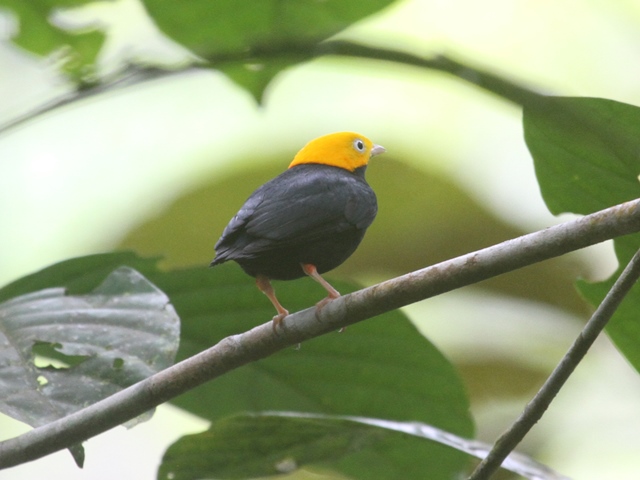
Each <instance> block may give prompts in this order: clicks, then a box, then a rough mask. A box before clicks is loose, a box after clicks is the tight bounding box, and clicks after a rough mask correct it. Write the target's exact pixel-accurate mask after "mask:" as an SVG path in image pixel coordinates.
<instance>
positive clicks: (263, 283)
mask: <svg viewBox="0 0 640 480" xmlns="http://www.w3.org/2000/svg"><path fill="white" fill-rule="evenodd" d="M256 285H257V286H258V288H259V289H260V291H261V292H262V293H264V294H265V295H266V296H267V298H268V299H269V300H271V303H272V304H273V306H274V307H275V308H276V310H277V311H278V314H277V315H276V316H275V317H273V331H274V332H276V333H277V329H278V327H279V326H280V325H282V321H283V320H284V317H286V316H287V315H289V311H288V310H287V309H286V308H284V307H283V306H282V305H281V304H280V302H279V301H278V299H277V298H276V292H275V290H274V289H273V286H272V285H271V282H270V281H269V279H268V278H267V277H265V276H264V275H258V276H257V277H256Z"/></svg>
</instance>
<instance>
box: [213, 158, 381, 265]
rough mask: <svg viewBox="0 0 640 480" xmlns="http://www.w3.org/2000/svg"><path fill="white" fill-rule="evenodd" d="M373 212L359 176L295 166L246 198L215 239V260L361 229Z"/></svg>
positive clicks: (371, 197) (370, 197) (372, 202)
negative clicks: (216, 240) (220, 235)
mask: <svg viewBox="0 0 640 480" xmlns="http://www.w3.org/2000/svg"><path fill="white" fill-rule="evenodd" d="M376 213H377V203H376V197H375V194H374V193H373V191H372V190H371V188H370V187H369V185H367V183H366V182H365V181H364V178H363V177H361V176H358V175H355V174H352V173H349V172H347V171H345V170H342V169H339V168H335V167H327V166H320V165H304V166H299V167H296V168H295V169H292V170H287V171H286V172H284V173H283V174H281V175H280V176H278V177H276V178H274V179H273V180H271V181H270V182H268V183H266V184H264V185H263V186H262V187H260V188H258V189H257V190H256V191H255V192H254V193H253V194H252V195H251V196H250V197H249V199H248V200H247V201H246V202H245V204H244V205H243V206H242V208H241V209H240V211H239V212H238V213H237V214H236V216H235V217H234V218H233V219H232V220H231V222H229V225H227V227H226V228H225V230H224V232H223V234H222V237H221V238H220V240H219V241H218V243H217V244H216V252H217V255H216V259H215V260H214V262H213V264H217V263H222V262H224V261H226V260H232V259H236V258H247V257H252V256H255V255H258V254H261V253H264V252H268V251H269V250H271V249H273V248H276V247H282V246H286V245H295V244H299V243H304V242H313V241H314V240H316V239H321V238H326V237H327V236H329V235H332V234H335V233H340V232H343V231H345V230H348V229H357V230H364V229H366V228H367V227H368V226H369V225H370V224H371V222H373V219H374V218H375V216H376Z"/></svg>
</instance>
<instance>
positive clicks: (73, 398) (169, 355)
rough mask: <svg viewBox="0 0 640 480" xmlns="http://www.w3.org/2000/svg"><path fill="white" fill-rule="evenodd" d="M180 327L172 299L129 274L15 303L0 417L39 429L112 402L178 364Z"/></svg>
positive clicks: (0, 323) (6, 331)
mask: <svg viewBox="0 0 640 480" xmlns="http://www.w3.org/2000/svg"><path fill="white" fill-rule="evenodd" d="M179 328H180V326H179V320H178V318H177V316H176V314H175V311H174V309H173V308H172V307H171V305H170V304H169V299H168V298H167V296H166V295H165V294H164V293H162V292H161V291H159V290H158V289H157V288H156V287H155V286H154V285H152V284H150V283H149V282H148V281H147V280H146V279H145V278H144V277H143V276H141V275H140V274H139V273H138V272H136V271H135V270H132V269H130V268H128V267H122V268H119V269H117V270H115V271H114V272H113V273H111V274H110V275H109V276H108V277H107V278H106V280H105V281H104V282H103V283H102V284H101V285H100V286H98V287H97V288H96V289H94V290H93V291H92V292H91V293H89V294H86V295H73V296H72V295H66V294H65V292H64V289H63V288H47V289H44V290H38V291H35V292H31V293H25V294H23V295H20V296H18V297H15V298H12V299H11V300H7V301H6V302H4V303H1V304H0V365H2V368H0V383H1V384H2V389H1V390H0V410H1V411H2V412H3V413H6V414H7V415H10V416H12V417H13V418H16V419H18V420H20V421H23V422H25V423H27V424H29V425H33V426H39V425H44V424H46V423H49V422H51V421H53V420H56V419H58V418H61V417H63V416H65V415H68V414H70V413H73V412H74V411H77V410H79V409H81V408H82V407H84V406H86V405H89V404H92V403H95V402H97V401H98V400H101V399H103V398H106V397H107V396H109V395H111V394H113V393H115V392H117V391H119V390H121V389H122V388H124V387H126V386H129V385H132V384H133V383H136V382H138V381H140V380H142V379H144V378H146V377H148V376H150V375H152V374H154V373H156V372H158V371H160V370H162V369H164V368H166V367H168V366H169V365H171V364H172V363H173V359H174V356H175V353H176V350H177V347H178V340H179V338H178V334H179ZM34 346H35V347H36V348H35V349H34ZM49 353H52V355H50V357H54V358H53V359H52V360H48V361H46V362H43V360H42V359H39V358H38V357H37V355H38V354H40V355H42V354H44V355H48V354H49ZM52 361H53V364H52V363H51V362H52Z"/></svg>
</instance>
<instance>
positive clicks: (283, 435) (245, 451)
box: [158, 412, 567, 480]
mask: <svg viewBox="0 0 640 480" xmlns="http://www.w3.org/2000/svg"><path fill="white" fill-rule="evenodd" d="M425 440H429V441H431V442H437V443H440V444H442V445H446V446H447V447H451V448H455V449H457V450H460V451H461V452H465V453H466V454H468V455H471V456H474V457H477V458H480V459H482V458H484V456H485V455H486V454H487V453H488V452H489V450H490V449H491V445H488V444H484V443H482V442H478V441H475V440H468V439H466V438H461V437H459V436H457V435H453V434H451V433H450V432H445V431H443V430H441V429H438V428H435V427H433V426H431V425H426V424H424V423H419V422H391V421H389V420H379V419H375V418H364V417H346V416H337V415H318V414H306V413H298V412H281V413H278V412H267V413H263V414H258V415H255V414H245V415H234V416H231V417H227V418H223V419H221V420H218V421H217V422H215V423H214V424H213V425H212V426H211V428H210V429H209V430H208V431H206V432H203V433H199V434H195V435H187V436H185V437H182V438H181V439H180V440H178V441H177V442H175V443H174V444H173V445H171V447H169V449H168V450H167V451H166V453H165V455H164V458H163V461H162V465H161V466H160V470H159V472H158V479H160V480H165V479H173V480H193V479H198V478H256V477H264V476H271V475H278V474H282V473H289V472H293V471H295V470H296V469H298V468H301V467H303V466H305V465H322V464H328V465H329V467H332V466H333V467H334V468H338V469H340V470H342V471H343V472H344V473H347V474H355V476H356V478H358V477H361V478H367V479H378V478H379V479H381V480H386V479H389V478H407V475H408V472H411V471H412V470H413V469H414V466H415V464H418V463H420V457H417V458H415V459H414V463H413V464H410V463H407V464H401V465H391V464H390V463H389V462H388V459H389V452H390V451H393V450H402V449H404V448H406V447H407V445H408V444H415V446H416V447H417V449H419V448H420V447H423V448H427V447H428V445H429V443H428V442H425ZM207 452H215V455H210V454H207ZM368 453H369V454H370V455H367V454H368ZM425 453H428V452H427V451H425ZM358 455H367V457H368V462H367V465H368V467H369V468H368V471H367V472H365V475H361V472H360V471H355V472H354V471H350V469H349V463H350V462H348V461H347V462H345V460H348V458H349V457H351V456H358ZM345 463H346V464H345ZM343 464H344V465H343ZM341 467H342V468H341ZM503 468H505V469H508V470H510V471H512V472H515V473H517V474H519V475H522V476H523V477H525V478H528V479H532V480H567V479H566V477H564V476H562V475H559V474H557V473H555V472H554V471H552V470H551V469H549V468H548V467H546V466H544V465H541V464H539V463H538V462H536V461H535V460H533V459H531V458H530V457H527V456H525V455H522V454H520V453H512V454H511V455H509V457H508V458H507V459H506V460H505V461H504V462H503ZM425 478H433V477H425Z"/></svg>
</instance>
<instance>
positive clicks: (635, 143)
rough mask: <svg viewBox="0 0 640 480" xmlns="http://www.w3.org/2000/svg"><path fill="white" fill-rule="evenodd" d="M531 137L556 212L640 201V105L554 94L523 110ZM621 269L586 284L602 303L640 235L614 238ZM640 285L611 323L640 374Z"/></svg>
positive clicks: (591, 299)
mask: <svg viewBox="0 0 640 480" xmlns="http://www.w3.org/2000/svg"><path fill="white" fill-rule="evenodd" d="M524 128H525V138H526V141H527V145H528V147H529V150H530V151H531V154H532V155H533V158H534V161H535V166H536V173H537V176H538V182H539V183H540V189H541V191H542V195H543V197H544V200H545V202H546V203H547V206H548V207H549V209H550V210H551V211H552V212H553V213H561V212H573V213H581V214H587V213H591V212H594V211H597V210H601V209H604V208H607V207H610V206H612V205H615V204H619V203H622V202H625V201H628V200H632V199H635V198H638V197H640V183H639V181H638V174H640V154H639V152H640V108H638V107H635V106H633V105H627V104H624V103H620V102H615V101H613V100H605V99H597V98H562V97H550V98H544V99H541V100H540V102H539V103H537V104H535V105H531V106H529V107H527V108H525V110H524ZM614 244H615V248H616V254H617V256H618V260H619V262H620V264H621V268H620V269H619V270H618V272H616V274H615V275H614V276H613V277H612V278H611V279H609V280H607V281H605V282H600V283H596V284H588V283H586V282H583V281H581V282H579V283H578V288H579V290H580V291H581V292H582V294H583V295H584V296H585V297H586V298H587V299H588V300H589V302H591V303H592V304H593V305H597V304H599V303H600V302H601V301H602V299H603V298H604V297H605V295H606V293H607V292H608V290H609V289H610V288H611V285H613V282H614V281H615V278H617V276H618V275H619V274H620V272H621V271H622V268H623V267H624V265H626V264H627V263H628V262H629V260H630V259H631V257H632V256H633V254H634V253H635V251H636V250H637V249H638V248H640V235H629V236H626V237H623V238H619V239H616V240H615V241H614ZM639 320H640V285H636V286H635V287H634V288H633V289H632V290H631V292H629V294H628V295H627V298H625V300H624V302H623V304H622V306H621V307H620V308H619V309H618V310H617V311H616V313H615V315H614V317H613V318H612V320H611V322H610V323H609V325H608V326H607V333H608V334H609V336H610V337H611V338H612V340H613V341H614V343H615V344H616V346H617V347H618V348H619V349H620V351H621V352H622V353H623V354H624V355H625V356H626V357H627V359H628V360H629V361H630V362H631V363H632V365H633V366H634V367H635V368H636V370H638V371H640V353H639V352H640V350H639V349H638V345H639V344H640V327H638V325H639Z"/></svg>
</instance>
